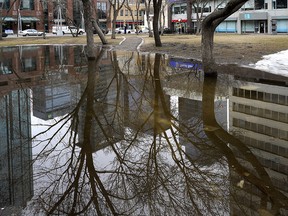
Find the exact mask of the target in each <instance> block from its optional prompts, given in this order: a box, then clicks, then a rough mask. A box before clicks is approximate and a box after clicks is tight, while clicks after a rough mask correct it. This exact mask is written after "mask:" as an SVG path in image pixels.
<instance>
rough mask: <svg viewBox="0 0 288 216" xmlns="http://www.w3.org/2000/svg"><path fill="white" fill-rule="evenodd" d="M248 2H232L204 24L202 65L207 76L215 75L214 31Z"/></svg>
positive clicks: (233, 0) (206, 19)
mask: <svg viewBox="0 0 288 216" xmlns="http://www.w3.org/2000/svg"><path fill="white" fill-rule="evenodd" d="M246 2H247V0H231V1H229V2H228V4H227V5H226V7H225V8H223V9H222V10H215V11H214V12H212V13H211V14H210V15H208V16H207V17H206V18H205V19H204V20H203V23H202V42H201V48H202V63H203V69H204V73H205V74H211V73H215V71H214V69H213V68H214V65H215V61H214V58H213V46H214V31H215V29H216V27H217V26H218V25H219V24H220V23H221V22H223V21H224V20H225V19H226V18H227V17H229V16H230V15H231V14H233V13H234V12H236V11H237V10H239V9H240V8H241V7H242V6H243V5H244V4H245V3H246Z"/></svg>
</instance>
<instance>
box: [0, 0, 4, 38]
mask: <svg viewBox="0 0 288 216" xmlns="http://www.w3.org/2000/svg"><path fill="white" fill-rule="evenodd" d="M3 5H4V0H0V40H3V38H2V32H3V17H2V10H3Z"/></svg>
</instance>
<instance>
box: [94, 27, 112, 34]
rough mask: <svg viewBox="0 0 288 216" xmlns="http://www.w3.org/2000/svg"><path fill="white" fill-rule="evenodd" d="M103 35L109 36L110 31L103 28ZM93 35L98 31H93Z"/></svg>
mask: <svg viewBox="0 0 288 216" xmlns="http://www.w3.org/2000/svg"><path fill="white" fill-rule="evenodd" d="M101 30H102V32H103V34H108V32H109V30H108V29H105V28H101ZM93 34H97V32H96V29H93Z"/></svg>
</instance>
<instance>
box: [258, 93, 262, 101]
mask: <svg viewBox="0 0 288 216" xmlns="http://www.w3.org/2000/svg"><path fill="white" fill-rule="evenodd" d="M258 100H261V101H263V92H258Z"/></svg>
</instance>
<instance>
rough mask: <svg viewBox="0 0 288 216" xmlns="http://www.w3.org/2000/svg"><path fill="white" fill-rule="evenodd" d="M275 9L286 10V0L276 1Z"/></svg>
mask: <svg viewBox="0 0 288 216" xmlns="http://www.w3.org/2000/svg"><path fill="white" fill-rule="evenodd" d="M276 8H277V9H281V8H287V0H276Z"/></svg>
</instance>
